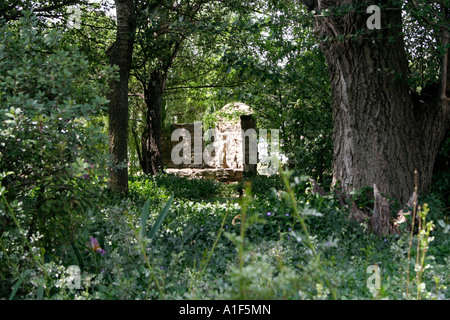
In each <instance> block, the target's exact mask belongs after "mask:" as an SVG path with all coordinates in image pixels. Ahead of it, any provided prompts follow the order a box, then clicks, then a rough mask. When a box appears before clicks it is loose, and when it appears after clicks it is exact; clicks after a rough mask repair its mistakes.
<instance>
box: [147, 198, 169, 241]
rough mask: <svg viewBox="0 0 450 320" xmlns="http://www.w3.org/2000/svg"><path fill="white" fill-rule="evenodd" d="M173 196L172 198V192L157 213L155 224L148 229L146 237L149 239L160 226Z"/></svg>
mask: <svg viewBox="0 0 450 320" xmlns="http://www.w3.org/2000/svg"><path fill="white" fill-rule="evenodd" d="M173 198H174V194H173V193H172V195H171V197H170V199H169V200H168V201H167V203H166V205H165V206H164V208H163V209H162V210H161V212H160V213H159V216H158V219H156V222H155V224H154V225H153V227H152V229H151V230H150V232H149V234H148V237H149V238H150V239H153V238H154V237H155V234H156V231H157V230H158V228H159V227H160V226H161V224H162V222H163V221H164V219H165V218H166V216H167V213H168V212H169V208H170V206H171V205H172V202H173Z"/></svg>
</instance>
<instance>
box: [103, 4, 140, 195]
mask: <svg viewBox="0 0 450 320" xmlns="http://www.w3.org/2000/svg"><path fill="white" fill-rule="evenodd" d="M115 4H116V12H117V33H116V39H115V42H114V43H113V44H112V45H111V47H110V48H109V49H108V50H107V56H108V58H109V63H110V65H115V66H118V67H119V79H118V80H113V81H111V83H110V93H109V96H108V98H109V101H110V102H109V136H110V154H111V156H112V160H113V167H112V168H111V169H110V170H109V171H110V187H111V189H112V190H113V191H114V192H118V193H122V194H124V193H126V192H127V191H128V168H127V159H128V156H127V153H128V150H127V137H128V79H129V75H130V69H131V63H132V55H133V45H134V34H135V31H136V19H135V4H134V1H133V0H116V1H115ZM117 166H119V167H117Z"/></svg>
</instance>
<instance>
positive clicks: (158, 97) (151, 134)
mask: <svg viewBox="0 0 450 320" xmlns="http://www.w3.org/2000/svg"><path fill="white" fill-rule="evenodd" d="M183 40H184V37H180V39H179V41H176V42H172V43H171V44H170V45H169V47H170V48H171V49H172V50H171V54H170V55H168V56H166V57H161V58H160V67H159V68H158V69H154V70H153V71H152V72H151V73H150V75H149V77H148V79H147V80H146V81H144V80H142V79H141V80H140V81H141V83H142V84H143V87H144V100H145V104H146V106H147V114H146V122H145V129H144V132H143V134H142V140H141V141H142V143H141V147H142V150H141V152H142V163H141V165H142V170H143V171H144V173H145V174H150V175H155V174H157V173H159V172H162V171H163V170H164V163H163V158H162V146H161V138H162V137H161V136H162V103H163V96H164V90H165V88H166V81H167V73H168V72H169V69H170V68H171V66H172V64H173V63H174V61H175V59H176V57H177V54H178V52H179V50H180V47H181V43H182V42H183Z"/></svg>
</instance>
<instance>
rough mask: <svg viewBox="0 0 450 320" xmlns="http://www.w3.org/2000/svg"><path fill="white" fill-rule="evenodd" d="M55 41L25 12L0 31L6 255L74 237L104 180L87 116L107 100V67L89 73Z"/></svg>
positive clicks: (51, 251)
mask: <svg viewBox="0 0 450 320" xmlns="http://www.w3.org/2000/svg"><path fill="white" fill-rule="evenodd" d="M60 41H61V34H60V33H59V32H58V31H56V30H54V31H50V32H47V33H44V32H43V31H42V30H41V29H40V28H39V27H38V20H37V18H36V17H34V16H33V15H32V14H31V13H29V14H27V15H26V16H25V17H24V18H21V19H20V21H18V22H17V23H14V24H11V25H5V26H3V27H2V29H1V32H0V75H1V77H0V106H1V109H0V141H1V143H0V180H1V186H0V188H1V200H0V219H1V223H0V235H1V236H2V238H1V242H2V249H3V250H4V252H8V255H9V256H10V257H14V256H15V255H17V256H20V255H23V252H21V250H24V251H25V252H28V256H30V257H31V255H32V251H33V250H37V251H38V252H39V254H38V255H36V256H35V258H37V257H42V258H43V257H44V255H43V253H45V259H46V260H48V259H49V258H50V257H51V256H54V255H57V252H58V251H59V249H61V248H62V247H63V246H65V245H69V244H71V243H72V244H73V243H74V242H75V241H77V239H76V237H77V235H78V233H79V229H80V227H81V226H82V223H83V218H84V216H83V212H85V211H86V210H87V209H88V208H89V207H91V206H92V205H93V200H96V198H97V196H98V194H99V191H100V189H101V186H102V185H103V176H104V172H103V168H105V167H106V159H105V157H104V156H103V153H102V152H99V148H101V147H102V146H103V144H105V143H106V139H105V137H104V135H103V134H102V133H101V131H100V129H99V128H97V127H96V126H93V125H91V124H90V122H89V120H90V119H92V118H94V117H96V116H98V115H99V114H100V113H101V112H102V109H103V108H104V107H105V105H106V103H107V100H106V99H105V98H103V97H102V95H103V94H104V89H105V87H104V84H105V80H106V79H107V78H108V77H109V76H111V75H112V70H110V69H105V70H101V71H99V73H98V74H96V75H95V76H93V75H91V74H89V70H91V68H90V66H89V63H88V61H87V60H86V59H85V58H84V57H83V55H82V54H81V53H80V52H79V51H78V49H77V48H76V47H72V48H69V49H61V48H60V45H59V43H60ZM38 248H42V249H41V250H39V249H38ZM25 256H27V254H26V255H25ZM35 262H36V261H35ZM21 263H23V261H22V262H21ZM2 271H5V270H2ZM9 272H13V273H15V272H16V271H14V268H13V269H10V270H9ZM6 274H8V272H7V273H6Z"/></svg>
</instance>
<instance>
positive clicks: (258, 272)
mask: <svg viewBox="0 0 450 320" xmlns="http://www.w3.org/2000/svg"><path fill="white" fill-rule="evenodd" d="M285 178H286V179H285V180H284V181H283V179H282V177H260V176H258V177H252V178H246V179H245V180H244V181H243V182H242V183H237V184H231V185H225V184H221V183H217V182H214V181H208V180H189V179H186V178H177V177H176V176H173V175H159V176H156V177H135V178H132V179H130V184H129V185H130V192H129V195H128V197H126V198H120V197H116V196H113V195H112V194H110V193H109V192H108V191H107V190H106V189H105V190H103V191H99V195H98V198H97V202H96V206H95V207H94V208H91V209H89V210H87V211H85V212H84V213H83V217H82V218H80V223H81V225H82V228H79V229H77V232H78V233H77V236H76V237H74V238H75V239H77V241H76V242H75V243H72V244H70V245H69V244H68V245H66V246H62V247H60V248H58V250H54V251H52V252H49V251H45V250H43V248H41V247H40V246H39V241H38V239H39V235H33V236H32V237H31V238H27V237H26V235H25V234H24V232H20V229H18V230H19V231H18V232H7V233H5V234H4V235H3V236H2V239H1V242H0V244H1V247H0V249H1V251H0V256H1V259H2V266H1V268H0V270H1V271H2V276H1V278H0V280H1V281H2V286H1V292H0V294H1V298H2V299H37V298H40V299H122V300H129V299H133V300H134V299H231V300H234V299H288V300H294V299H394V300H400V299H448V298H449V297H450V291H449V289H448V288H449V282H450V279H449V275H450V271H449V270H450V259H449V251H450V244H449V240H448V232H449V226H448V220H447V219H448V217H446V216H445V214H444V213H443V211H441V210H440V208H439V206H440V205H441V204H442V203H441V202H440V201H439V199H438V198H437V197H434V196H433V195H429V196H428V197H427V198H423V199H420V200H421V204H422V208H423V209H424V210H423V211H426V215H424V217H423V221H422V227H423V228H422V232H420V233H419V234H414V236H413V238H412V243H411V245H410V234H409V232H406V231H405V232H403V233H402V234H398V235H391V236H386V237H382V238H379V237H377V236H375V235H373V234H372V233H371V232H369V230H367V228H365V227H364V226H363V225H361V224H358V223H357V222H356V221H354V220H351V219H349V218H348V216H349V212H348V209H346V208H343V207H342V206H340V205H339V202H338V200H337V199H336V198H334V197H333V196H327V197H320V196H317V195H313V194H312V193H311V186H310V182H309V180H308V179H307V178H306V177H295V176H286V177H285ZM172 194H173V195H174V198H171V195H172ZM365 201H366V200H364V199H361V198H360V202H361V203H360V204H361V205H364V204H365ZM425 203H428V206H424V204H425ZM165 206H166V208H168V209H167V211H166V212H165V213H164V215H163V216H162V214H161V213H162V211H163V208H164V207H165ZM7 208H8V210H9V212H8V214H9V215H11V216H12V217H17V221H16V222H17V227H19V226H20V224H21V223H22V222H21V221H20V219H21V218H20V217H23V214H22V213H21V212H22V211H21V210H23V209H24V208H22V209H21V208H20V206H19V205H18V204H15V205H9V206H8V207H7ZM144 214H145V219H143V218H142V217H143V215H144ZM156 221H158V226H159V227H158V228H157V230H155V228H153V229H152V226H154V225H155V223H156ZM143 223H144V225H142V224H143ZM159 223H160V225H159ZM150 230H152V232H151V237H149V236H148V235H149V231H150ZM92 239H94V240H92ZM93 241H94V242H93ZM9 243H14V244H15V247H14V248H13V247H11V246H10V245H8V244H9ZM418 254H419V259H416V257H417V256H418ZM408 257H410V259H408ZM408 263H409V272H408ZM375 265H376V266H378V267H379V269H380V271H381V279H380V284H381V285H380V288H377V290H376V291H375V292H374V291H373V290H371V285H370V284H371V283H372V280H373V278H374V275H373V274H372V273H370V272H369V273H368V270H369V267H371V266H375ZM74 266H75V268H74ZM74 270H75V273H74ZM77 272H78V273H77ZM7 275H11V277H9V278H7ZM407 288H408V295H406V292H407Z"/></svg>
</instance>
